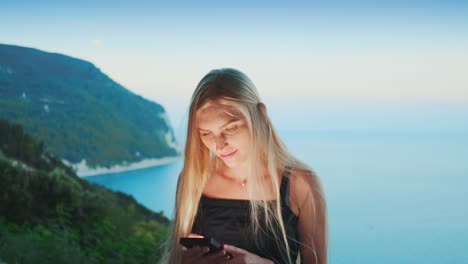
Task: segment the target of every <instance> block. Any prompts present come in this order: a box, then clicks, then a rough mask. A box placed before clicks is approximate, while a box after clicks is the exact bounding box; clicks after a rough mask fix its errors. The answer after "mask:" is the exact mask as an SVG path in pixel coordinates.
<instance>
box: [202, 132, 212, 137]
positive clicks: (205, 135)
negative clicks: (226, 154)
mask: <svg viewBox="0 0 468 264" xmlns="http://www.w3.org/2000/svg"><path fill="white" fill-rule="evenodd" d="M201 135H202V137H209V136H211V133H202V134H201Z"/></svg>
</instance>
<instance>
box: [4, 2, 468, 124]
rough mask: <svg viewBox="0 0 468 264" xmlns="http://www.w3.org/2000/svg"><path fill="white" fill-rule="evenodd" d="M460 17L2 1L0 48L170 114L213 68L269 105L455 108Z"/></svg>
mask: <svg viewBox="0 0 468 264" xmlns="http://www.w3.org/2000/svg"><path fill="white" fill-rule="evenodd" d="M467 14H468V2H467V1H326V2H325V1H323V2H318V1H288V2H286V1H193V2H189V1H167V2H161V1H87V0H86V1H21V0H19V1H8V0H7V1H2V2H1V3H0V17H1V18H2V21H3V22H2V26H1V27H0V43H5V44H15V45H20V46H28V47H34V48H38V49H41V50H45V51H50V52H58V53H64V54H67V55H70V56H73V57H78V58H81V59H85V60H88V61H91V62H92V63H94V64H95V65H96V66H97V67H99V68H100V69H101V70H102V71H103V72H104V73H106V74H108V75H109V76H110V77H111V78H113V79H114V80H116V81H118V82H119V83H121V84H123V85H124V86H125V87H127V88H128V89H130V90H132V91H134V92H135V93H138V94H140V95H142V96H144V97H147V98H149V99H151V100H155V101H158V102H163V105H165V106H166V108H167V109H168V110H169V111H171V113H173V114H174V115H177V116H180V115H181V112H182V111H183V110H182V109H185V108H184V107H183V106H185V104H186V103H188V98H189V97H190V95H191V93H192V91H193V89H194V88H195V85H196V83H197V82H198V81H199V80H200V78H201V77H202V76H203V75H204V74H205V73H207V72H208V71H209V70H211V69H213V68H219V67H234V68H238V69H240V70H242V71H244V72H246V73H247V74H248V75H249V76H250V77H251V78H252V79H253V81H254V83H255V84H256V85H257V87H258V89H259V90H260V93H261V94H262V95H263V96H264V97H265V100H269V102H271V104H276V105H278V104H280V102H281V105H288V104H289V105H294V104H296V101H297V99H298V98H301V99H304V98H306V99H307V100H306V101H308V100H309V99H310V101H314V100H315V101H323V100H325V99H324V98H326V100H330V101H333V102H335V103H337V102H336V101H335V100H334V98H357V99H359V100H361V101H365V102H372V101H373V100H375V98H379V99H378V100H387V101H388V100H390V101H397V102H403V101H405V102H406V101H408V100H419V101H421V100H431V101H434V100H436V101H444V102H448V103H456V104H464V103H467V102H468V70H467V69H468V16H467ZM288 98H289V99H288ZM340 100H341V99H340Z"/></svg>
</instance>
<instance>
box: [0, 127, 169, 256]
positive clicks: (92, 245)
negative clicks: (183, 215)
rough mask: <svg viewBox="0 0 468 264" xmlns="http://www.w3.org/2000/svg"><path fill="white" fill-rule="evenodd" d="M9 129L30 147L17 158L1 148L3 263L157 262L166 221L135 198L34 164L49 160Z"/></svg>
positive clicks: (7, 146) (58, 168)
mask: <svg viewBox="0 0 468 264" xmlns="http://www.w3.org/2000/svg"><path fill="white" fill-rule="evenodd" d="M8 125H10V126H9V127H11V128H12V129H13V130H14V131H16V132H18V135H22V136H21V138H24V139H27V140H25V142H27V144H26V143H25V144H23V145H22V146H21V147H18V148H19V149H17V150H21V149H20V148H23V147H24V149H25V150H23V151H17V152H15V151H13V152H11V151H10V150H11V149H12V148H13V146H15V147H14V148H17V144H16V143H14V140H12V141H4V142H3V144H2V145H0V146H1V148H0V182H1V183H2V191H1V192H0V260H1V261H4V262H6V263H10V264H11V263H91V264H92V263H155V262H156V261H157V260H158V259H159V257H160V255H159V252H158V250H157V249H158V248H159V246H160V245H161V243H162V242H163V241H164V238H165V237H166V235H167V226H168V224H169V220H168V219H167V218H165V217H164V216H163V215H162V214H161V213H153V212H151V211H150V210H148V209H146V208H145V207H143V206H141V205H140V204H138V203H137V202H136V201H135V199H134V198H133V197H131V196H129V195H125V194H123V193H120V192H112V191H110V190H108V189H106V188H104V187H101V186H98V185H94V184H92V183H89V182H87V181H85V180H82V179H80V178H79V177H77V176H76V175H74V174H73V171H71V170H70V169H69V168H67V167H66V166H65V165H63V164H61V163H57V164H58V165H57V166H56V167H53V166H52V165H51V164H54V163H51V162H50V159H49V158H47V159H43V158H38V157H35V156H34V155H39V156H40V157H48V154H47V153H43V152H41V151H40V150H41V149H40V147H38V146H40V144H37V143H36V141H35V140H34V138H32V137H30V136H29V135H27V134H21V133H20V132H21V131H20V130H18V127H16V126H14V125H11V124H8ZM4 132H6V133H11V131H8V130H4ZM9 142H10V143H11V142H13V143H11V144H10V143H9ZM25 146H26V147H25ZM28 146H29V147H28ZM20 152H21V154H15V155H16V157H11V156H9V155H7V153H20ZM27 161H30V162H32V163H34V164H35V165H36V166H32V165H31V164H28V163H27ZM58 162H59V161H58ZM38 168H42V169H38Z"/></svg>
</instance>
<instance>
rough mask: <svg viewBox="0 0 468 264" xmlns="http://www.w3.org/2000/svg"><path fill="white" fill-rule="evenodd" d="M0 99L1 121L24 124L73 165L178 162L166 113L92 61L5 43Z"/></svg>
mask: <svg viewBox="0 0 468 264" xmlns="http://www.w3.org/2000/svg"><path fill="white" fill-rule="evenodd" d="M0 95H1V97H0V109H1V110H0V119H6V120H10V121H14V122H17V123H19V124H21V125H23V126H24V128H25V129H26V130H27V131H28V132H29V133H31V134H32V135H34V136H35V137H36V138H38V139H40V140H42V141H43V142H44V143H45V145H44V146H43V147H44V148H45V149H46V150H47V151H48V152H50V153H52V154H53V155H54V156H57V157H60V158H62V159H66V160H68V161H70V162H72V163H78V162H80V161H81V160H83V159H85V160H86V161H87V162H88V165H91V166H111V165H115V164H120V163H121V162H123V161H127V162H134V161H139V160H142V159H144V158H160V157H165V156H176V155H178V153H177V151H176V150H174V149H173V148H171V147H170V146H169V145H168V144H167V142H166V138H165V135H166V134H167V133H169V134H171V135H173V131H172V129H171V128H170V125H169V124H168V123H167V122H166V120H165V118H164V115H165V111H164V109H163V107H162V106H161V105H159V104H156V103H154V102H151V101H149V100H146V99H144V98H142V97H141V96H138V95H135V94H133V93H131V92H130V91H128V90H127V89H125V88H124V87H122V86H121V85H119V84H118V83H116V82H114V81H113V80H112V79H110V78H109V77H108V76H106V75H105V74H103V73H102V72H101V71H100V70H99V69H98V68H96V67H95V66H94V65H93V64H91V63H89V62H87V61H83V60H79V59H75V58H71V57H68V56H65V55H61V54H54V53H47V52H43V51H39V50H36V49H30V48H24V47H18V46H11V45H1V44H0ZM136 153H139V154H136Z"/></svg>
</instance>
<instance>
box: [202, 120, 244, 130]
mask: <svg viewBox="0 0 468 264" xmlns="http://www.w3.org/2000/svg"><path fill="white" fill-rule="evenodd" d="M239 120H240V118H234V119H231V120H229V121H227V122H226V123H225V124H224V125H222V126H220V127H219V129H222V128H223V127H225V126H227V125H230V124H232V123H234V122H237V121H239ZM198 129H199V130H200V131H210V130H207V129H203V128H201V127H199V128H198ZM210 132H211V131H210Z"/></svg>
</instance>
